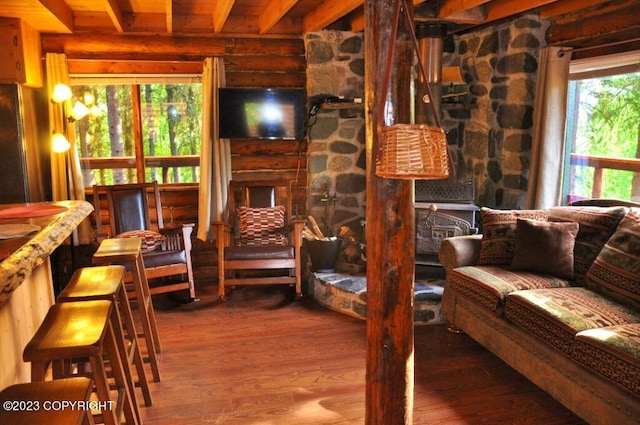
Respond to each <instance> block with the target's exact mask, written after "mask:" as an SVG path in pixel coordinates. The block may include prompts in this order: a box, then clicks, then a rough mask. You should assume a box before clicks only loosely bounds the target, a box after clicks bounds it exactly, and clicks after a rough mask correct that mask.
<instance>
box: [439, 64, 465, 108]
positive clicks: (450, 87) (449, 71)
mask: <svg viewBox="0 0 640 425" xmlns="http://www.w3.org/2000/svg"><path fill="white" fill-rule="evenodd" d="M465 84H467V83H466V81H464V78H463V77H462V71H461V70H460V67H458V66H445V67H443V68H442V85H446V86H447V93H446V94H443V95H442V98H443V99H450V100H449V102H457V101H458V97H459V96H464V95H466V94H467V93H468V92H467V91H466V90H465V91H462V92H457V91H456V86H463V85H465Z"/></svg>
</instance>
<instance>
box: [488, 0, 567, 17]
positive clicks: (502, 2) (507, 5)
mask: <svg viewBox="0 0 640 425" xmlns="http://www.w3.org/2000/svg"><path fill="white" fill-rule="evenodd" d="M556 1H558V0H527V1H519V0H518V1H513V0H494V1H492V2H491V3H489V4H487V5H485V7H486V9H487V22H494V21H498V20H500V19H504V18H508V17H509V16H513V15H517V14H519V13H523V12H527V11H530V10H533V9H535V8H537V7H541V6H546V5H548V4H551V3H555V2H556Z"/></svg>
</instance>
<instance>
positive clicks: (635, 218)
mask: <svg viewBox="0 0 640 425" xmlns="http://www.w3.org/2000/svg"><path fill="white" fill-rule="evenodd" d="M587 282H588V285H589V286H594V287H596V288H598V289H600V291H601V292H603V293H604V294H606V295H608V296H610V297H612V298H614V299H616V301H618V302H621V303H623V304H626V305H630V306H632V307H635V308H640V208H631V209H630V211H629V212H628V213H627V214H626V215H625V216H624V218H623V219H622V220H621V221H620V224H618V228H617V229H616V231H615V232H614V233H613V235H612V236H611V238H609V240H608V241H607V243H605V245H604V247H603V248H602V250H601V251H600V253H599V254H598V256H597V257H596V259H595V261H594V262H593V265H592V266H591V267H590V268H589V271H588V272H587Z"/></svg>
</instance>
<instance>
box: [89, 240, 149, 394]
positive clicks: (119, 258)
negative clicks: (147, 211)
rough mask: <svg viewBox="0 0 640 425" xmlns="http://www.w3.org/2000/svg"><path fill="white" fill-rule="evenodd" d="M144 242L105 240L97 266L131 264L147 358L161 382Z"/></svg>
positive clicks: (99, 253) (96, 257)
mask: <svg viewBox="0 0 640 425" xmlns="http://www.w3.org/2000/svg"><path fill="white" fill-rule="evenodd" d="M140 246H141V240H140V239H139V238H113V239H105V240H103V241H102V242H101V243H100V246H99V247H98V250H97V251H96V252H95V254H93V264H96V265H109V264H123V265H126V264H128V265H129V266H130V268H131V274H132V278H133V286H134V290H135V299H136V301H137V304H138V310H139V313H140V321H141V322H142V336H144V340H145V343H146V348H147V358H146V359H145V360H146V361H148V362H149V363H150V364H151V372H152V373H153V380H154V381H155V382H160V369H159V367H158V356H157V354H158V353H159V352H160V351H161V347H160V338H159V336H158V328H157V326H156V315H155V312H154V310H153V303H152V300H151V293H150V292H149V282H148V281H147V276H146V274H145V272H144V262H143V260H142V252H141V251H140Z"/></svg>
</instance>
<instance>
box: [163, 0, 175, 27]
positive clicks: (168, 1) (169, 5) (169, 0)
mask: <svg viewBox="0 0 640 425" xmlns="http://www.w3.org/2000/svg"><path fill="white" fill-rule="evenodd" d="M164 13H165V17H166V21H167V33H168V34H171V33H173V0H165V7H164Z"/></svg>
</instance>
